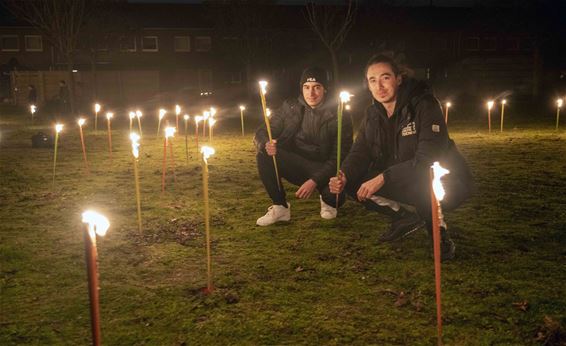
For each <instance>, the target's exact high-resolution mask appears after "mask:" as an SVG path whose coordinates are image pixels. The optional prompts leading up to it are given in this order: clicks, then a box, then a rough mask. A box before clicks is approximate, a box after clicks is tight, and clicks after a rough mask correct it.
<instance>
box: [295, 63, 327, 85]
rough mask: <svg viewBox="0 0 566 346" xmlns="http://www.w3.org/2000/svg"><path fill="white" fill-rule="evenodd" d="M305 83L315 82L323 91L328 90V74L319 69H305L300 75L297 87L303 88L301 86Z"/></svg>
mask: <svg viewBox="0 0 566 346" xmlns="http://www.w3.org/2000/svg"><path fill="white" fill-rule="evenodd" d="M306 82H317V83H320V84H322V86H323V87H324V89H327V90H328V86H329V84H330V83H329V82H330V81H329V80H328V72H326V70H325V69H323V68H321V67H316V66H315V67H307V68H306V69H305V70H304V71H303V74H302V75H301V84H300V85H299V86H300V88H301V89H302V88H303V84H305V83H306Z"/></svg>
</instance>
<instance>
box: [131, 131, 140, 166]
mask: <svg viewBox="0 0 566 346" xmlns="http://www.w3.org/2000/svg"><path fill="white" fill-rule="evenodd" d="M130 141H132V154H133V155H134V157H135V158H136V159H137V158H138V157H139V156H140V150H139V148H140V135H138V134H137V133H135V132H130Z"/></svg>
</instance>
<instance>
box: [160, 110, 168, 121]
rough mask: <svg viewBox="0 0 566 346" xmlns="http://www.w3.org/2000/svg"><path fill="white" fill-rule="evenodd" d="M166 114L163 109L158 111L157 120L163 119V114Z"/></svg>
mask: <svg viewBox="0 0 566 346" xmlns="http://www.w3.org/2000/svg"><path fill="white" fill-rule="evenodd" d="M166 113H167V111H166V110H165V109H163V108H160V109H159V120H161V119H163V117H164V116H165V114H166Z"/></svg>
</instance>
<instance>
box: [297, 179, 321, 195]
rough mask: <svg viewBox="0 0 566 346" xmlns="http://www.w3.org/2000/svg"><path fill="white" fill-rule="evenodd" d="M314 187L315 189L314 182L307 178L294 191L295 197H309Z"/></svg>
mask: <svg viewBox="0 0 566 346" xmlns="http://www.w3.org/2000/svg"><path fill="white" fill-rule="evenodd" d="M314 189H316V183H315V181H314V180H312V179H309V180H307V181H305V182H304V183H303V185H301V187H299V189H298V190H297V192H295V197H297V198H300V199H306V198H309V197H310V196H311V194H312V192H313V191H314Z"/></svg>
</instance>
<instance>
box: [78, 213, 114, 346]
mask: <svg viewBox="0 0 566 346" xmlns="http://www.w3.org/2000/svg"><path fill="white" fill-rule="evenodd" d="M82 221H83V222H84V223H86V224H87V226H86V229H85V232H84V240H85V255H86V271H87V278H88V293H89V301H90V322H91V331H92V344H93V345H95V346H99V345H100V343H101V334H100V306H99V292H98V265H97V251H96V235H97V234H98V235H100V236H104V234H106V231H107V230H108V227H109V226H110V223H109V222H108V219H106V217H104V216H103V215H100V214H98V213H96V212H93V211H86V212H84V213H83V220H82Z"/></svg>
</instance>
